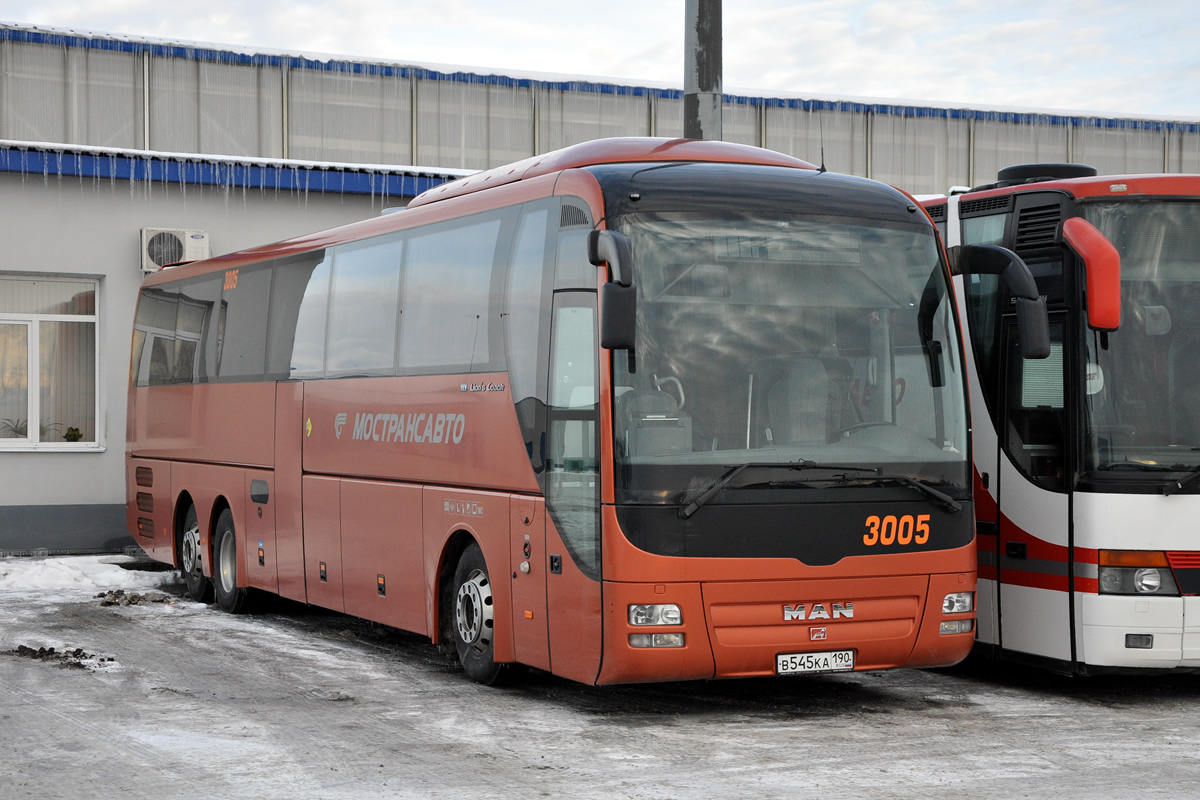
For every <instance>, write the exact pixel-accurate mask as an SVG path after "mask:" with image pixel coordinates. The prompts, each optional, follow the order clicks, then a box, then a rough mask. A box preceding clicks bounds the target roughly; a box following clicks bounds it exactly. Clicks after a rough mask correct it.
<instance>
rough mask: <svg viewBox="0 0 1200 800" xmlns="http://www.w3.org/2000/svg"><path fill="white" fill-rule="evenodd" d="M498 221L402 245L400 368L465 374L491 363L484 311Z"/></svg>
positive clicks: (445, 228)
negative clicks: (405, 256)
mask: <svg viewBox="0 0 1200 800" xmlns="http://www.w3.org/2000/svg"><path fill="white" fill-rule="evenodd" d="M500 225H501V218H500V217H499V216H498V215H491V216H490V217H486V218H483V219H480V218H472V219H471V220H470V221H468V222H466V223H464V222H462V221H456V222H453V223H447V224H445V225H438V226H434V227H433V228H431V229H430V230H428V231H422V232H421V233H418V234H415V235H413V236H412V237H411V238H410V239H409V241H408V261H407V263H406V264H405V272H404V304H403V305H404V309H403V312H402V315H401V318H400V368H401V369H402V370H407V371H412V372H418V373H438V372H440V373H446V372H460V371H461V372H468V371H472V370H476V369H478V368H479V367H481V366H483V365H487V364H488V363H490V361H491V355H490V352H489V345H488V334H489V325H488V322H489V320H488V305H489V300H490V294H491V282H492V266H493V264H494V263H495V260H496V247H497V244H498V243H499V237H500Z"/></svg>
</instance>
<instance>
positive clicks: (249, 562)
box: [238, 469, 279, 592]
mask: <svg viewBox="0 0 1200 800" xmlns="http://www.w3.org/2000/svg"><path fill="white" fill-rule="evenodd" d="M245 484H246V486H245V492H246V509H245V512H244V514H243V515H242V518H243V519H245V520H246V523H245V525H246V527H245V531H244V533H243V534H241V535H239V536H238V542H239V544H240V545H241V551H242V553H241V555H242V557H243V558H244V559H245V561H246V569H245V571H239V572H238V584H239V585H243V586H253V587H254V588H255V589H263V590H265V591H268V592H278V591H279V578H278V573H277V572H276V565H275V553H276V545H275V510H276V508H277V507H278V505H279V498H277V497H276V496H275V487H274V484H275V474H274V473H273V472H269V471H266V470H250V469H248V470H246V477H245ZM263 492H265V495H266V496H265V498H264V497H263V496H262V494H263ZM256 496H257V497H258V499H257V500H256V499H255V497H256Z"/></svg>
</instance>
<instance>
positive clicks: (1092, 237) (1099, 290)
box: [1062, 217, 1121, 331]
mask: <svg viewBox="0 0 1200 800" xmlns="http://www.w3.org/2000/svg"><path fill="white" fill-rule="evenodd" d="M1062 235H1063V240H1064V241H1065V242H1066V243H1067V246H1068V247H1070V248H1071V249H1072V250H1074V251H1075V254H1076V255H1078V256H1079V257H1080V258H1081V259H1083V268H1084V272H1085V274H1086V276H1087V320H1088V325H1090V326H1091V327H1092V328H1095V329H1096V330H1099V331H1115V330H1116V329H1117V328H1119V327H1121V254H1120V253H1118V252H1117V248H1115V247H1113V244H1112V242H1110V241H1109V240H1108V239H1107V238H1105V236H1104V234H1103V233H1101V232H1100V231H1099V230H1097V229H1096V226H1095V225H1093V224H1092V223H1090V222H1088V221H1087V220H1085V219H1083V218H1081V217H1071V218H1070V219H1068V220H1067V221H1066V222H1064V223H1063V226H1062Z"/></svg>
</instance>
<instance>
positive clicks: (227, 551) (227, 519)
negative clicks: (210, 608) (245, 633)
mask: <svg viewBox="0 0 1200 800" xmlns="http://www.w3.org/2000/svg"><path fill="white" fill-rule="evenodd" d="M237 552H238V546H237V535H236V534H235V533H234V531H233V514H232V513H231V512H230V511H229V509H225V510H224V511H222V512H221V516H219V517H217V528H216V531H215V532H214V533H213V560H214V564H213V589H214V590H215V594H216V596H217V605H219V606H220V607H221V608H222V609H224V610H225V611H228V612H229V613H230V614H240V613H242V612H243V611H245V610H246V605H247V596H248V592H247V590H246V589H239V588H238V585H237V582H238V575H237Z"/></svg>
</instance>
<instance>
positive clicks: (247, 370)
mask: <svg viewBox="0 0 1200 800" xmlns="http://www.w3.org/2000/svg"><path fill="white" fill-rule="evenodd" d="M272 271H273V270H272V268H271V265H270V264H266V265H260V266H254V267H241V268H239V269H232V270H229V271H227V272H226V273H225V282H224V291H223V292H222V295H221V314H222V316H223V317H224V320H223V321H224V326H223V327H224V334H225V335H224V340H223V341H222V343H221V355H220V363H219V366H218V368H217V374H218V376H219V377H221V378H223V379H229V380H236V379H239V378H242V379H244V378H261V377H262V374H263V370H264V369H265V367H266V360H267V317H268V314H267V312H268V309H269V308H270V304H271V274H272ZM189 310H190V309H189ZM184 311H185V307H183V306H181V307H180V314H179V316H180V319H181V320H182V318H183V316H184ZM201 319H202V318H198V319H194V320H193V321H192V323H191V324H192V325H193V326H195V327H199V325H198V324H197V323H199V322H201Z"/></svg>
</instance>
